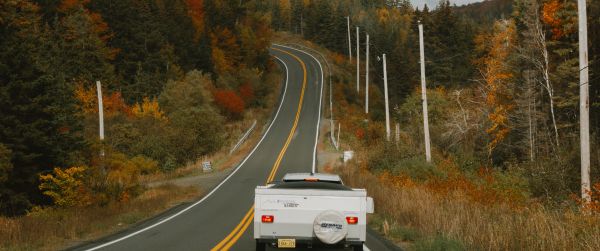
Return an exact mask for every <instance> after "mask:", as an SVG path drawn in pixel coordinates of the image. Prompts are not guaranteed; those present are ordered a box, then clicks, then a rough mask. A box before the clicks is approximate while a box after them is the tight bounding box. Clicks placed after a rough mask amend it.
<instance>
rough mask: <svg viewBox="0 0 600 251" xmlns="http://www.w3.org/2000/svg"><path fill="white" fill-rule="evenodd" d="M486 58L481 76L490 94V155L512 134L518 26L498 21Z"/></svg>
mask: <svg viewBox="0 0 600 251" xmlns="http://www.w3.org/2000/svg"><path fill="white" fill-rule="evenodd" d="M488 39H489V40H488V41H489V44H488V45H487V47H488V52H487V56H485V57H484V58H483V65H482V66H480V67H481V72H482V75H483V77H484V82H485V87H486V91H487V95H486V100H485V102H486V104H487V106H488V109H489V114H488V119H489V121H490V123H491V126H490V127H488V128H487V129H486V132H487V133H488V134H489V135H490V136H491V141H490V142H489V143H488V146H487V147H488V154H489V155H491V154H492V151H493V150H494V148H496V146H498V144H500V143H501V142H502V141H503V140H504V139H505V138H506V136H507V135H508V133H509V132H510V128H511V126H510V121H509V116H510V113H511V111H512V110H513V109H514V100H513V99H514V98H513V95H512V93H511V92H512V87H511V86H512V82H511V81H512V78H513V74H512V73H511V71H510V65H509V56H510V53H511V50H512V45H513V43H514V39H515V26H514V24H513V22H511V21H498V22H496V25H495V26H494V34H492V35H491V36H490V37H489V38H488Z"/></svg>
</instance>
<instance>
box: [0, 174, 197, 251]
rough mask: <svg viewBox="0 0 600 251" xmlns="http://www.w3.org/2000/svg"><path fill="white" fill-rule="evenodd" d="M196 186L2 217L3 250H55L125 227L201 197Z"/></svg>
mask: <svg viewBox="0 0 600 251" xmlns="http://www.w3.org/2000/svg"><path fill="white" fill-rule="evenodd" d="M201 194H202V192H200V191H198V189H197V188H193V187H178V186H174V185H163V186H159V187H155V188H150V189H148V190H146V191H145V192H144V193H143V194H141V195H140V196H139V197H137V198H134V199H132V200H131V201H129V202H128V203H114V204H109V205H106V206H102V207H87V208H70V209H56V208H37V209H34V210H32V211H31V212H30V213H29V214H27V215H26V216H23V217H18V218H7V217H0V250H56V249H60V248H64V247H68V246H72V245H77V244H79V243H81V241H82V240H83V241H85V240H93V239H96V238H99V237H101V236H102V235H104V234H106V233H108V232H115V231H119V230H123V229H126V228H127V227H130V226H131V225H132V224H135V223H137V222H139V221H141V220H143V219H147V218H149V217H152V216H153V215H156V214H158V213H160V212H162V211H164V210H166V209H168V208H170V207H173V206H174V205H177V204H179V203H182V202H186V201H190V200H192V199H195V198H197V197H199V196H200V195H201Z"/></svg>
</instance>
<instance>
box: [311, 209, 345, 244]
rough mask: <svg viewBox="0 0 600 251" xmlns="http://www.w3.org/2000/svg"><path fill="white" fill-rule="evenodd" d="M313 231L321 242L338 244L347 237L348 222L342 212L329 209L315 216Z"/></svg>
mask: <svg viewBox="0 0 600 251" xmlns="http://www.w3.org/2000/svg"><path fill="white" fill-rule="evenodd" d="M313 231H314V232H315V235H316V236H317V238H319V240H321V242H323V243H325V244H336V243H338V242H339V241H341V240H343V239H344V238H346V234H347V233H348V224H347V223H346V219H345V218H344V215H342V214H341V213H340V212H338V211H333V210H327V211H324V212H322V213H320V214H319V215H317V217H315V221H314V222H313Z"/></svg>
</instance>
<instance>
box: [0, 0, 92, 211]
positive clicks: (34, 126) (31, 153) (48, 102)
mask: <svg viewBox="0 0 600 251" xmlns="http://www.w3.org/2000/svg"><path fill="white" fill-rule="evenodd" d="M0 16H2V18H3V20H2V21H1V22H0V35H1V36H2V38H3V39H1V40H0V47H1V48H3V49H2V50H1V51H0V97H1V98H0V140H1V141H2V142H0V143H1V144H3V145H5V146H6V148H8V149H9V150H10V151H11V152H12V161H11V162H12V166H13V168H12V171H11V172H9V176H8V179H7V180H6V181H5V182H4V184H0V186H1V187H4V188H3V189H1V190H0V202H1V203H0V204H1V205H2V206H1V208H0V210H2V213H4V214H21V213H24V211H25V210H26V209H27V208H28V207H29V206H30V205H31V204H30V203H41V202H43V201H44V200H43V198H42V196H41V194H40V193H39V190H38V189H37V185H36V184H37V182H38V181H37V177H38V174H39V173H40V172H44V171H47V170H50V169H51V168H53V167H55V166H65V165H68V164H72V160H73V157H72V156H73V155H74V154H75V153H76V152H77V151H78V150H80V149H81V148H82V145H83V140H82V138H81V124H80V122H79V121H81V120H80V118H79V117H78V115H77V112H76V107H75V100H74V97H73V89H72V86H71V85H69V84H68V83H67V82H66V81H65V78H64V75H60V74H56V69H55V68H56V64H55V63H56V62H55V61H53V60H54V57H56V56H57V55H56V54H53V53H52V52H53V50H52V49H49V48H53V47H54V45H55V44H56V43H57V42H58V41H55V40H53V38H54V37H53V36H51V35H50V34H49V33H50V31H49V29H48V28H47V27H44V26H42V25H41V21H40V19H41V16H40V14H39V12H38V7H37V6H36V5H34V4H32V3H30V2H27V1H23V0H19V1H8V2H5V3H3V4H2V5H0Z"/></svg>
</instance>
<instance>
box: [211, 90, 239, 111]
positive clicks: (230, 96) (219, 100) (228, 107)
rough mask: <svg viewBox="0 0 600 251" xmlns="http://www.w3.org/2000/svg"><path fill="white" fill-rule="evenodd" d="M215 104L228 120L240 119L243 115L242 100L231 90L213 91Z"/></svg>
mask: <svg viewBox="0 0 600 251" xmlns="http://www.w3.org/2000/svg"><path fill="white" fill-rule="evenodd" d="M213 96H214V100H215V104H217V106H218V107H219V108H220V109H221V110H222V111H223V112H224V113H225V114H226V115H228V116H229V117H230V118H240V117H241V116H242V114H243V113H244V108H245V103H244V100H243V99H242V98H241V97H240V96H239V95H238V94H237V93H235V92H234V91H232V90H215V91H214V93H213Z"/></svg>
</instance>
